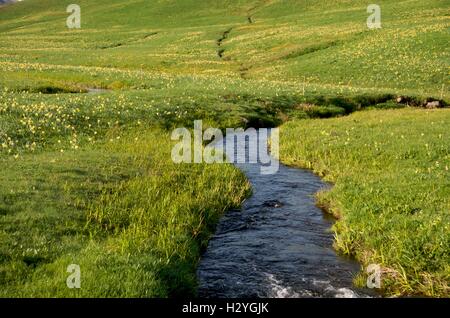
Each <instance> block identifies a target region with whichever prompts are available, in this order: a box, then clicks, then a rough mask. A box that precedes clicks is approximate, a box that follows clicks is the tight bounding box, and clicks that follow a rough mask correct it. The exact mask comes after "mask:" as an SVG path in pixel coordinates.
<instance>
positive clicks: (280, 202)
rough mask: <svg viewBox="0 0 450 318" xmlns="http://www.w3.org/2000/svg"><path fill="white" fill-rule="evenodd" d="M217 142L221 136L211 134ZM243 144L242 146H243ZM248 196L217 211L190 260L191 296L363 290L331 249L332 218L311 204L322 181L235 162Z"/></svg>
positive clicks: (350, 265)
mask: <svg viewBox="0 0 450 318" xmlns="http://www.w3.org/2000/svg"><path fill="white" fill-rule="evenodd" d="M218 142H224V141H218ZM247 148H248V147H247ZM236 165H237V166H238V167H239V168H240V169H241V170H242V171H243V172H244V173H245V174H246V175H247V178H248V179H249V180H250V182H251V184H252V187H253V196H252V197H251V198H249V199H248V200H247V201H246V202H245V203H244V205H243V207H242V210H235V211H229V212H228V213H227V214H226V215H224V216H223V218H222V219H221V221H220V222H219V225H218V227H217V231H216V234H215V235H214V236H213V237H212V238H211V240H210V242H209V245H208V248H207V250H206V252H205V253H204V255H203V256H202V259H201V261H200V264H199V267H198V272H197V275H198V281H199V288H198V295H199V297H206V298H210V297H214V298H215V297H218V298H235V297H245V298H246V297H269V298H299V297H367V296H368V295H369V294H370V292H369V291H368V290H359V289H356V288H354V287H353V285H352V279H353V277H354V275H355V274H356V273H357V272H358V271H359V269H360V266H359V264H357V263H356V262H354V261H352V260H350V259H347V258H343V257H340V256H338V255H337V254H336V252H335V251H334V249H333V247H332V244H333V233H332V232H331V231H330V227H331V226H332V224H333V222H334V220H333V219H332V218H331V217H329V216H327V215H326V214H325V213H324V212H323V211H322V210H321V209H320V208H318V207H316V205H315V199H314V194H315V193H316V192H317V191H319V190H320V189H321V188H323V187H326V184H325V183H324V182H322V181H321V180H320V178H319V177H317V176H316V175H314V174H313V173H311V172H310V171H307V170H302V169H296V168H290V167H287V166H284V165H281V164H280V168H279V170H278V172H277V173H276V174H273V175H262V174H261V173H260V164H256V163H255V164H250V163H247V164H236Z"/></svg>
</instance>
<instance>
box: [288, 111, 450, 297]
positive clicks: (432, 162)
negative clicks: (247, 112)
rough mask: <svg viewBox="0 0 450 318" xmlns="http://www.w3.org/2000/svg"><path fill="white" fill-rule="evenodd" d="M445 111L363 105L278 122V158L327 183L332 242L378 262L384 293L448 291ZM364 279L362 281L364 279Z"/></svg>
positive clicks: (448, 119) (449, 138) (449, 166)
mask: <svg viewBox="0 0 450 318" xmlns="http://www.w3.org/2000/svg"><path fill="white" fill-rule="evenodd" d="M448 127H450V110H434V111H422V110H412V109H401V110H389V111H386V110H385V111H380V110H372V111H363V112H358V113H354V114H352V115H351V116H348V117H344V118H338V119H321V120H296V121H292V122H289V123H287V124H285V125H283V126H282V127H281V129H282V130H281V149H280V157H281V159H282V160H283V161H284V162H286V163H288V164H290V165H294V166H299V167H306V168H309V169H313V170H314V171H315V172H316V173H317V174H319V175H320V176H322V177H324V178H325V180H327V181H330V182H332V183H333V185H334V186H333V188H332V189H331V190H329V191H325V192H321V193H320V194H319V195H318V202H319V204H320V205H321V206H323V207H325V208H326V209H327V210H328V211H330V212H331V213H333V214H334V215H335V216H336V217H337V218H338V220H339V221H338V222H337V223H336V224H335V226H334V231H335V233H336V242H335V246H336V248H337V249H338V250H340V251H341V252H343V253H345V254H350V255H355V256H356V257H357V259H358V260H360V261H361V262H362V263H363V264H364V265H365V266H367V265H369V264H372V263H375V264H381V266H382V267H383V276H382V278H383V281H382V282H383V289H384V290H385V292H386V293H388V294H417V295H427V296H444V295H447V296H448V294H449V286H448V281H449V278H450V266H449V263H448V260H449V257H450V255H449V252H450V236H449V224H450V213H449V212H450V135H449V130H448ZM364 282H365V280H364Z"/></svg>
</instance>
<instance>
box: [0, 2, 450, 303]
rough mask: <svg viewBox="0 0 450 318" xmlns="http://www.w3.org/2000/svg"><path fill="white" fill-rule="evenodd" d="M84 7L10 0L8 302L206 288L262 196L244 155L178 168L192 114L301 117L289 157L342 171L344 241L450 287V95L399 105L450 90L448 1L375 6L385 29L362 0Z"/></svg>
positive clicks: (397, 283) (290, 132)
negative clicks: (76, 272) (211, 260)
mask: <svg viewBox="0 0 450 318" xmlns="http://www.w3.org/2000/svg"><path fill="white" fill-rule="evenodd" d="M70 3H71V2H67V1H59V0H25V1H22V2H20V3H14V4H11V5H6V6H1V7H0V165H1V168H2V169H1V171H0V223H1V226H0V238H1V239H0V286H1V288H0V296H3V297H17V296H27V297H28V296H33V297H46V296H50V297H174V296H186V295H195V289H196V279H195V268H196V264H197V262H198V259H199V257H200V255H201V252H202V250H203V249H204V248H205V247H206V244H207V241H208V238H209V236H210V235H211V234H212V233H213V232H214V227H215V224H216V223H217V220H218V219H219V217H220V215H222V214H223V213H224V212H225V211H227V210H228V209H231V208H237V207H239V206H240V204H241V203H242V202H243V200H245V198H246V197H248V196H249V195H250V193H251V187H250V185H249V184H248V182H247V181H246V179H245V177H244V176H243V175H242V173H240V172H239V171H238V170H236V168H234V167H233V166H229V165H192V166H191V165H181V166H180V165H175V164H173V163H172V161H171V158H170V150H171V145H172V142H171V141H170V138H169V137H170V131H171V129H173V128H175V127H188V128H190V127H192V125H193V121H194V120H196V119H202V120H203V121H204V128H207V127H208V126H210V127H219V128H225V127H240V126H242V127H266V126H270V127H273V126H278V125H281V124H283V123H285V122H287V124H285V125H283V126H282V140H285V141H283V142H282V144H281V150H282V153H281V159H282V160H283V161H284V162H286V163H288V164H292V165H298V166H302V167H304V166H306V167H308V168H312V169H314V170H315V171H316V172H318V173H320V174H321V175H323V176H324V177H326V178H327V180H329V181H333V182H334V183H335V188H333V190H332V191H331V192H327V193H323V194H320V196H319V202H320V203H321V204H323V205H325V206H327V207H329V209H330V210H331V211H332V212H333V213H334V214H336V215H337V216H339V221H338V222H337V223H336V226H335V228H334V230H335V231H336V238H337V240H336V247H337V248H338V249H339V250H340V251H341V252H343V253H347V254H351V255H354V256H356V257H357V258H358V259H359V260H360V261H361V262H362V264H363V265H364V266H366V265H367V264H369V263H371V262H378V263H381V264H383V266H384V267H385V268H386V271H392V273H394V274H392V275H390V276H388V277H389V279H387V280H386V282H385V289H384V291H385V293H386V294H387V295H390V294H396V295H399V294H425V295H433V296H448V293H449V291H448V260H447V259H448V251H449V245H448V243H449V242H448V236H449V235H448V234H449V231H448V212H449V206H448V197H449V195H448V194H449V192H448V170H445V167H447V166H448V160H449V158H448V148H449V144H448V142H447V140H448V138H447V139H446V138H445V137H446V136H447V134H448V132H447V130H448V126H449V124H450V123H449V120H450V119H449V116H448V109H443V110H436V111H434V110H433V111H427V110H424V109H416V110H410V109H409V108H408V109H403V108H404V107H405V106H412V105H405V104H399V103H397V102H396V97H397V96H408V97H411V100H414V101H417V102H416V103H415V106H420V105H421V103H422V102H423V101H425V100H426V99H427V98H432V99H438V100H442V101H446V102H447V103H448V101H449V93H448V88H447V87H448V61H449V59H450V53H449V50H448V47H447V46H448V45H447V43H448V33H447V31H446V30H447V29H448V26H449V19H448V13H449V8H448V3H446V1H445V0H444V1H441V0H430V1H426V2H425V1H419V0H414V1H378V4H379V5H380V6H381V7H382V10H383V11H382V23H383V28H382V29H379V30H369V29H368V28H367V26H366V19H367V16H368V14H367V12H366V8H367V3H366V2H365V1H361V0H357V1H346V0H338V1H336V0H334V1H331V0H321V1H306V0H305V1H294V0H284V1H278V0H245V1H244V0H238V1H236V0H222V1H217V0H207V1H194V0H159V1H144V0H133V1H126V2H125V1H119V0H109V1H106V0H99V1H95V2H93V1H87V0H78V1H77V4H79V5H80V7H81V9H82V11H81V29H68V28H67V27H66V18H67V16H68V13H66V7H67V5H68V4H70ZM93 89H101V90H100V91H92V90H93ZM369 108H376V109H378V110H377V111H367V112H366V111H365V109H369ZM400 108H401V109H400ZM392 109H395V110H392ZM355 111H362V112H357V113H355V114H353V115H351V116H350V117H342V116H347V115H349V114H351V113H354V112H355ZM336 116H339V117H342V118H339V119H326V120H325V119H323V118H328V117H336ZM310 118H321V119H313V120H312V119H310ZM431 118H432V119H431ZM353 120H356V121H357V122H355V124H354V126H351V125H352V123H353V122H352V121H353ZM380 121H385V122H387V123H388V124H389V125H382V124H380ZM431 122H434V123H435V124H433V125H432V124H431ZM350 126H351V127H350ZM331 127H333V128H331ZM411 127H414V129H410V128H411ZM352 128H353V130H351V129H352ZM347 130H349V131H351V133H352V136H350V135H349V136H348V137H347V138H350V140H346V138H344V137H342V136H341V135H343V134H345V136H347ZM391 133H393V134H394V136H393V137H392V140H391V141H392V142H391V143H389V144H388V145H386V143H387V140H386V139H385V138H384V137H385V136H390V134H391ZM422 133H423V134H424V136H422V135H421V134H422ZM335 134H336V136H335ZM349 134H350V132H349ZM399 134H400V137H399ZM283 135H285V136H284V137H283ZM355 135H356V136H355ZM288 136H289V138H288ZM401 136H403V137H401ZM335 137H336V139H333V138H335ZM341 137H342V138H341ZM355 138H357V142H355ZM375 142H377V144H376V145H375ZM425 144H427V145H428V146H427V147H428V148H423V147H422V146H423V145H425ZM366 145H368V146H366ZM383 146H384V147H383ZM356 154H357V155H358V157H356ZM402 156H403V157H402ZM397 157H398V158H397ZM358 158H359V159H358ZM352 167H354V168H352ZM384 168H386V169H384ZM415 169H418V170H419V172H417V173H415ZM428 169H431V170H430V171H429V170H428ZM365 171H366V172H367V171H369V172H370V173H367V174H366V173H365ZM362 177H364V178H362ZM371 177H373V178H372V179H371ZM417 180H421V181H420V182H419V181H417ZM431 189H433V190H431ZM432 194H433V195H432ZM379 215H381V216H380V217H378V216H379ZM380 220H382V221H383V222H380ZM411 231H414V232H415V233H417V234H415V235H413V236H408V237H407V235H406V233H408V232H411ZM399 249H400V251H399ZM72 263H76V264H80V266H81V268H82V271H83V282H82V284H83V288H82V289H80V290H70V289H68V288H67V287H66V285H65V279H66V277H67V275H68V274H67V273H66V268H67V266H68V265H69V264H72ZM361 277H362V276H361ZM356 280H357V281H358V280H360V281H362V280H363V278H358V279H356Z"/></svg>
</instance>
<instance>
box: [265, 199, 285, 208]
mask: <svg viewBox="0 0 450 318" xmlns="http://www.w3.org/2000/svg"><path fill="white" fill-rule="evenodd" d="M263 205H264V206H266V207H269V208H281V207H282V206H283V203H281V202H280V201H278V200H269V201H265V202H264V203H263Z"/></svg>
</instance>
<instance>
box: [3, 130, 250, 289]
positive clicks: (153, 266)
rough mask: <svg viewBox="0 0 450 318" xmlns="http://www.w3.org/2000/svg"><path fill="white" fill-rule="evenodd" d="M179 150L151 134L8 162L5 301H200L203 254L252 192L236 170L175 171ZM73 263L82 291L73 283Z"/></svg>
mask: <svg viewBox="0 0 450 318" xmlns="http://www.w3.org/2000/svg"><path fill="white" fill-rule="evenodd" d="M155 141H156V142H155ZM171 144H172V143H171V142H170V138H169V135H168V134H166V133H164V132H161V131H158V130H157V129H156V130H155V129H152V130H148V129H147V130H143V131H142V132H140V133H138V134H137V133H133V134H130V135H129V136H125V137H123V138H121V140H115V141H112V142H108V143H107V144H105V145H102V146H99V147H91V146H87V147H85V149H83V150H79V151H75V150H69V151H67V152H64V153H60V152H51V151H50V152H45V153H41V154H37V155H25V156H24V157H23V158H21V159H20V160H16V159H14V158H4V159H2V168H3V172H2V188H1V192H0V198H1V201H0V212H1V218H0V223H1V231H0V237H1V238H2V239H1V245H0V260H1V263H0V285H1V286H2V288H1V290H0V296H2V297H5V296H6V297H11V296H22V297H119V296H120V297H167V296H180V295H184V296H186V295H195V288H196V277H195V266H196V264H197V261H198V258H199V255H200V252H201V250H202V249H204V248H205V247H206V243H207V240H208V238H209V235H211V234H212V232H213V230H214V226H215V224H216V223H217V220H218V218H219V217H220V216H221V214H222V213H223V212H224V211H226V210H227V209H230V208H235V207H238V206H239V205H240V203H241V201H242V200H243V199H244V198H245V197H246V196H247V195H248V191H249V186H248V185H247V183H246V181H245V178H244V176H243V175H242V174H241V173H240V172H239V171H237V170H235V169H234V168H233V167H231V166H229V165H194V166H187V165H186V166H182V167H180V166H178V165H175V164H173V163H172V162H171V160H170V151H171ZM243 185H244V186H243ZM72 263H75V264H79V265H80V267H81V274H82V276H81V277H82V278H81V279H82V280H81V282H82V288H81V289H68V288H67V287H66V285H65V280H66V278H67V276H68V274H67V273H66V268H67V266H69V265H70V264H72Z"/></svg>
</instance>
